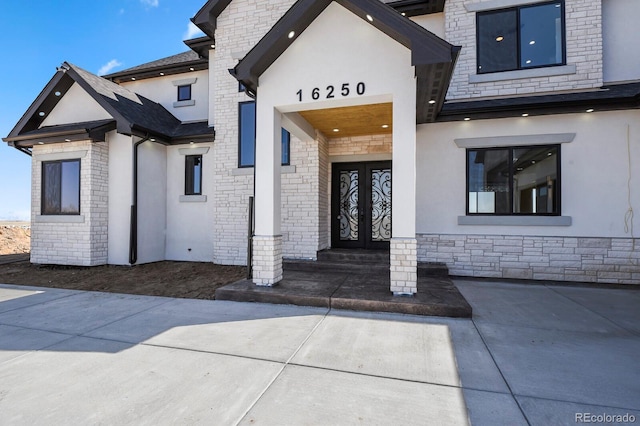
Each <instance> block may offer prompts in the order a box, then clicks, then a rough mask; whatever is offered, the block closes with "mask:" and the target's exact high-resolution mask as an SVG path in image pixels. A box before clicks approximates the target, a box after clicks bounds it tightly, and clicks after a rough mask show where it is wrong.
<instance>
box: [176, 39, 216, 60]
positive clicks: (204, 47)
mask: <svg viewBox="0 0 640 426" xmlns="http://www.w3.org/2000/svg"><path fill="white" fill-rule="evenodd" d="M183 43H184V44H186V45H187V47H188V48H189V49H191V50H193V51H194V52H196V53H197V54H198V55H200V56H201V57H203V58H206V59H209V50H211V49H214V48H215V47H211V46H212V45H213V46H215V45H216V41H215V38H213V37H210V36H208V35H205V36H202V37H198V38H192V39H191V40H184V41H183Z"/></svg>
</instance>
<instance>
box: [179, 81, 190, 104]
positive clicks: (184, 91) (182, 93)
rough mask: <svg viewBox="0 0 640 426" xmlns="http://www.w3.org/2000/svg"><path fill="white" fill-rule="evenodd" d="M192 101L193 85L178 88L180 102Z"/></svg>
mask: <svg viewBox="0 0 640 426" xmlns="http://www.w3.org/2000/svg"><path fill="white" fill-rule="evenodd" d="M190 100H191V85H190V84H187V85H184V86H178V102H180V101H190Z"/></svg>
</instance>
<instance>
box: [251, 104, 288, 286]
mask: <svg viewBox="0 0 640 426" xmlns="http://www.w3.org/2000/svg"><path fill="white" fill-rule="evenodd" d="M281 118H282V116H281V114H280V112H278V111H276V110H275V108H273V106H272V105H270V104H268V103H264V102H260V100H258V101H257V102H256V156H255V182H254V185H255V223H256V225H255V234H256V235H255V237H254V239H253V282H254V283H255V284H256V285H260V286H273V285H274V284H276V283H278V282H279V281H280V280H282V235H281V232H280V215H281V212H280V210H281V201H280V167H281V163H282V159H281V155H282V154H281V151H282V141H281V138H282V133H281V132H282V131H281V127H282V125H281Z"/></svg>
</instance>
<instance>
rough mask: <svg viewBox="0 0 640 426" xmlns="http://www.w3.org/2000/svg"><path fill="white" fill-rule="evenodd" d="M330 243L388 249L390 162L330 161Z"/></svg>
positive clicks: (333, 245) (338, 246) (389, 232)
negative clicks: (331, 162)
mask: <svg viewBox="0 0 640 426" xmlns="http://www.w3.org/2000/svg"><path fill="white" fill-rule="evenodd" d="M331 186H332V187H331V246H332V247H335V248H361V249H385V250H387V249H389V240H390V239H391V162H390V161H376V162H368V163H333V165H332V175H331Z"/></svg>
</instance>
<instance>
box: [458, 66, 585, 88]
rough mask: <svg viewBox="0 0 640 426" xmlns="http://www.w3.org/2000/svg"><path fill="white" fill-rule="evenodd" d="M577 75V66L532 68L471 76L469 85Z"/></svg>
mask: <svg viewBox="0 0 640 426" xmlns="http://www.w3.org/2000/svg"><path fill="white" fill-rule="evenodd" d="M575 73H576V66H575V65H559V66H556V67H544V68H531V69H526V70H516V71H503V72H492V73H488V74H471V75H470V76H469V83H470V84H476V83H489V82H493V81H505V80H518V79H521V78H535V77H553V76H557V75H569V74H575Z"/></svg>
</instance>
